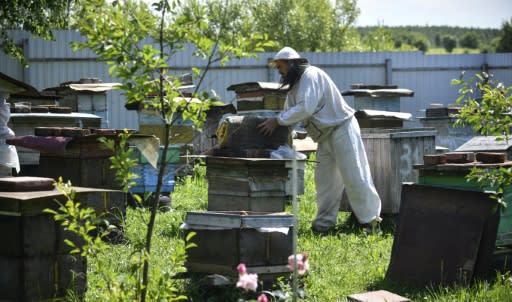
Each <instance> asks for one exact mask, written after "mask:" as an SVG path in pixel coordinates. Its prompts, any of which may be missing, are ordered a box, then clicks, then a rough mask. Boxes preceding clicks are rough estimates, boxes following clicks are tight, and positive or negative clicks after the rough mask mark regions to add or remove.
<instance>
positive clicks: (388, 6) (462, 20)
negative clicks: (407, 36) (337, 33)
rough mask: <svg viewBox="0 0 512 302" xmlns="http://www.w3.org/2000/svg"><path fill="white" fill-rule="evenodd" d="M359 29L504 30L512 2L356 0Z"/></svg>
mask: <svg viewBox="0 0 512 302" xmlns="http://www.w3.org/2000/svg"><path fill="white" fill-rule="evenodd" d="M357 6H358V7H359V9H360V10H361V12H360V14H359V17H358V19H357V21H356V24H355V25H356V26H375V25H384V26H400V25H421V26H424V25H429V26H436V25H447V26H459V27H476V28H496V29H501V27H502V24H503V22H505V21H508V22H511V19H512V0H357Z"/></svg>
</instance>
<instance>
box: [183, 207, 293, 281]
mask: <svg viewBox="0 0 512 302" xmlns="http://www.w3.org/2000/svg"><path fill="white" fill-rule="evenodd" d="M185 222H186V228H185V235H187V234H188V233H190V232H194V233H195V236H194V237H193V238H192V242H194V243H195V244H197V247H196V248H191V249H188V250H187V261H186V263H185V266H186V267H187V269H188V271H189V272H199V273H209V274H223V275H227V276H236V275H238V272H237V270H236V267H237V265H238V264H240V263H244V264H245V265H246V266H247V268H248V270H249V272H251V273H258V274H283V273H287V272H288V268H287V267H286V265H287V263H288V256H289V255H291V254H292V227H293V215H290V214H286V213H258V212H246V211H242V212H236V211H224V212H223V211H216V212H213V211H208V212H188V213H187V217H186V221H185Z"/></svg>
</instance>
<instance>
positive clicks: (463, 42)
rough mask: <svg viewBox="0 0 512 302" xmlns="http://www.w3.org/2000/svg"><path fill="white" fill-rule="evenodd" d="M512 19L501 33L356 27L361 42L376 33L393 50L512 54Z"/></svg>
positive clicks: (474, 29) (460, 28) (448, 27)
mask: <svg viewBox="0 0 512 302" xmlns="http://www.w3.org/2000/svg"><path fill="white" fill-rule="evenodd" d="M511 27H512V19H511V21H505V22H503V25H502V28H501V29H493V28H486V29H482V28H467V27H451V26H396V27H388V26H367V27H357V28H356V29H357V32H358V33H359V34H360V35H361V37H362V39H363V41H364V40H367V38H366V37H372V36H374V35H375V34H376V33H378V34H380V35H387V36H388V37H389V39H391V41H390V42H392V43H393V44H394V49H388V50H408V49H417V50H420V51H427V50H428V49H430V48H444V49H445V50H446V51H447V52H449V53H450V52H452V51H453V49H454V48H456V47H460V48H468V49H475V50H479V51H480V52H482V53H487V52H512V46H511V44H512V33H511V31H512V28H511Z"/></svg>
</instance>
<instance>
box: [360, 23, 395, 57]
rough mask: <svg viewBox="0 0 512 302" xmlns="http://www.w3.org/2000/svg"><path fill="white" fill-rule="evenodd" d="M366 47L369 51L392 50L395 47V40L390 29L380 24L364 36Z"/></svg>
mask: <svg viewBox="0 0 512 302" xmlns="http://www.w3.org/2000/svg"><path fill="white" fill-rule="evenodd" d="M363 44H364V46H365V49H367V50H369V51H392V50H394V49H395V42H394V41H393V37H392V35H391V32H390V31H389V29H387V28H385V27H383V26H379V27H377V28H375V29H373V30H371V31H370V32H368V34H367V35H366V36H364V38H363Z"/></svg>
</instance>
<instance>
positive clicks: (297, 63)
mask: <svg viewBox="0 0 512 302" xmlns="http://www.w3.org/2000/svg"><path fill="white" fill-rule="evenodd" d="M289 64H290V68H289V69H288V73H287V74H286V75H284V76H282V77H281V84H282V86H281V87H284V86H286V85H288V89H292V87H293V85H295V84H296V83H297V82H298V81H299V80H300V77H301V76H302V74H303V73H304V71H305V70H306V68H308V67H309V63H308V60H306V59H299V60H290V62H289Z"/></svg>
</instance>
